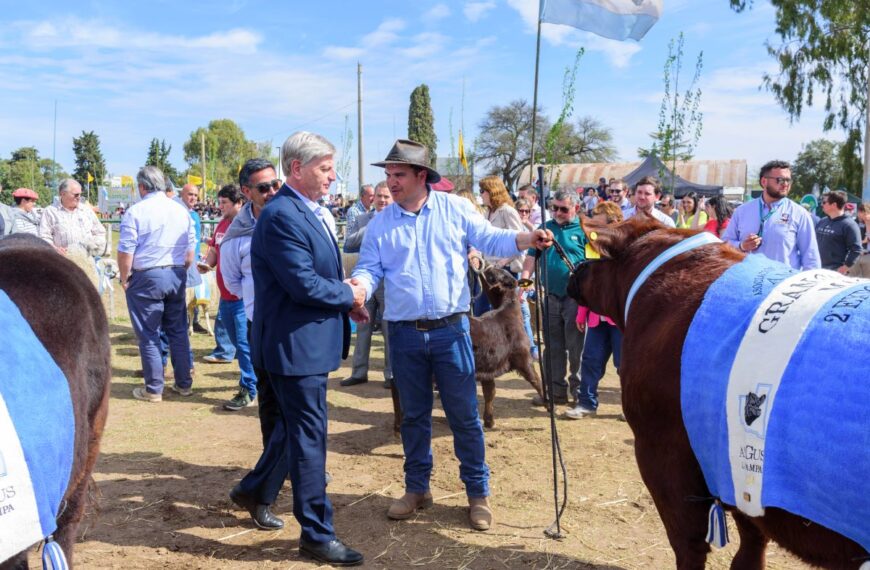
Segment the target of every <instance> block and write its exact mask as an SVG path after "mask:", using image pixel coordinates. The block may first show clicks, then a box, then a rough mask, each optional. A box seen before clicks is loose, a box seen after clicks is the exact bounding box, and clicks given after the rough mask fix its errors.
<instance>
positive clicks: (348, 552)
mask: <svg viewBox="0 0 870 570" xmlns="http://www.w3.org/2000/svg"><path fill="white" fill-rule="evenodd" d="M299 554H301V555H302V556H307V557H308V558H313V559H315V560H317V561H318V562H323V563H325V564H331V565H333V566H359V565H360V564H362V563H363V555H362V554H360V553H359V552H357V551H356V550H354V549H352V548H348V547H347V546H345V545H344V544H342V542H341V541H340V540H338V539H337V538H336V539H335V540H332V541H329V542H325V543H323V544H319V543H317V542H308V541H307V540H305V539H304V538H300V539H299Z"/></svg>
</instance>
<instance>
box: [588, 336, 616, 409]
mask: <svg viewBox="0 0 870 570" xmlns="http://www.w3.org/2000/svg"><path fill="white" fill-rule="evenodd" d="M611 354H613V364H614V365H615V366H616V371H617V373H618V372H619V361H620V360H621V358H622V332H621V331H620V330H619V329H618V328H617V327H616V326H614V325H610V324H607V323H605V322H604V321H601V323H600V324H599V325H598V326H597V327H589V328H587V329H586V343H585V344H584V345H583V358H582V362H581V364H580V386H579V387H578V388H577V403H578V404H579V405H581V406H583V407H584V408H586V409H589V410H597V409H598V383H599V382H601V378H603V377H604V369H605V367H606V366H607V361H608V360H609V359H610V355H611Z"/></svg>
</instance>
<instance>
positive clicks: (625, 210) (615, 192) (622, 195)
mask: <svg viewBox="0 0 870 570" xmlns="http://www.w3.org/2000/svg"><path fill="white" fill-rule="evenodd" d="M627 189H628V184H626V183H625V181H624V180H614V181H612V182H611V183H610V188H608V190H607V194H608V196H609V197H610V201H611V202H616V203H617V204H618V205H619V208H620V209H621V210H622V216H623V217H624V218H627V217H628V214H629V212H630V211H631V210H632V209H633V208H634V206H632V205H631V200H629V199H628V196H626V193H627Z"/></svg>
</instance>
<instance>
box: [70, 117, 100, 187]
mask: <svg viewBox="0 0 870 570" xmlns="http://www.w3.org/2000/svg"><path fill="white" fill-rule="evenodd" d="M73 153H75V155H76V168H75V170H74V171H73V178H75V179H76V180H78V182H79V184H81V185H82V188H88V187H89V186H88V173H89V172H90V174H91V176H92V177H93V180H91V181H90V189H91V191H90V192H88V193H87V194H88V199H89V200H90V202H91V203H92V204H96V203H97V197H98V196H99V193H98V192H97V191H96V188H97V187H98V186H100V185H102V184H103V179H104V178H105V177H106V161H105V160H104V159H103V152H102V151H101V150H100V137H99V136H98V135H97V134H96V133H94V131H89V132H86V131H82V136H80V137H75V138H73Z"/></svg>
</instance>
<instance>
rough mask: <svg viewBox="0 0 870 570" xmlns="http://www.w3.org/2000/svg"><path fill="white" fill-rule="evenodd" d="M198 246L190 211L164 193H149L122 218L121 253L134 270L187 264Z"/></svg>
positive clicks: (119, 240) (119, 246) (119, 241)
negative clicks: (129, 258)
mask: <svg viewBox="0 0 870 570" xmlns="http://www.w3.org/2000/svg"><path fill="white" fill-rule="evenodd" d="M43 218H44V216H43ZM196 246H197V243H196V233H195V231H194V228H193V220H191V218H190V215H189V214H188V213H187V209H186V208H185V207H184V206H182V205H181V204H179V203H178V202H174V201H173V200H170V199H169V198H167V197H166V194H164V193H163V192H159V191H158V192H151V193H150V194H146V195H145V197H144V198H142V200H141V201H139V202H136V203H135V204H133V205H132V206H130V208H129V209H128V210H127V213H125V214H124V217H123V218H121V235H120V238H119V239H118V251H119V252H122V253H131V254H133V269H135V270H142V269H148V268H150V267H160V266H164V265H184V262H185V259H186V257H187V252H188V251H193V250H194V249H195V248H196Z"/></svg>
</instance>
